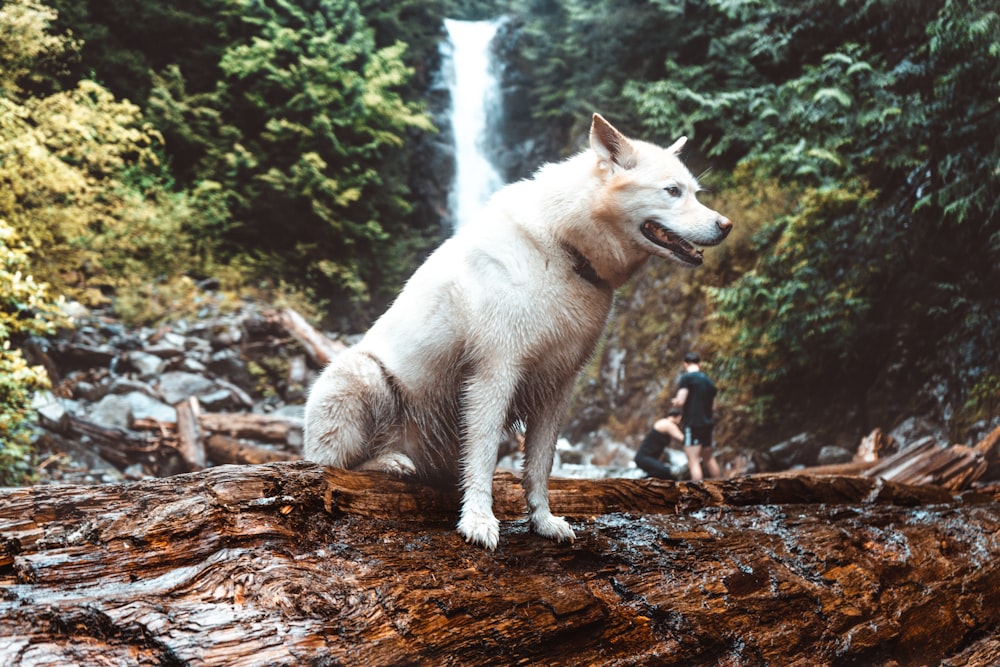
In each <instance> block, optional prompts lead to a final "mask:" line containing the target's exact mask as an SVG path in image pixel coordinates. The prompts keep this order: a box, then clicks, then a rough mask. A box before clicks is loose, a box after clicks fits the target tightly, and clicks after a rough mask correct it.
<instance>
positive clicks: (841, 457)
mask: <svg viewBox="0 0 1000 667" xmlns="http://www.w3.org/2000/svg"><path fill="white" fill-rule="evenodd" d="M853 459H854V454H853V453H852V452H851V451H850V450H847V449H844V448H843V447H836V446H834V445H827V446H826V447H823V448H822V449H820V450H819V455H818V456H817V457H816V465H821V466H826V465H833V464H836V463H850V462H851V461H852V460H853Z"/></svg>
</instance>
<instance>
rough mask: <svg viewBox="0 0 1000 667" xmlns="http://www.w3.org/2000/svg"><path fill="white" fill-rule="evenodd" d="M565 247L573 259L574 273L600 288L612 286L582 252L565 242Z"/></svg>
mask: <svg viewBox="0 0 1000 667" xmlns="http://www.w3.org/2000/svg"><path fill="white" fill-rule="evenodd" d="M563 248H565V249H566V252H567V253H568V254H569V256H570V257H571V258H572V259H573V273H575V274H576V275H578V276H580V277H581V278H583V279H584V280H586V281H587V282H588V283H590V284H591V285H593V286H594V287H597V288H599V289H607V288H609V287H610V285H608V282H607V281H606V280H604V278H602V277H601V275H600V274H599V273H597V269H595V268H594V265H593V264H591V263H590V260H589V259H587V258H586V257H585V256H584V255H583V253H582V252H580V251H579V250H577V249H576V248H574V247H573V246H571V245H570V244H568V243H564V244H563Z"/></svg>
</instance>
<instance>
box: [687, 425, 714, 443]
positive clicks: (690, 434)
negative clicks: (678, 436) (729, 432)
mask: <svg viewBox="0 0 1000 667" xmlns="http://www.w3.org/2000/svg"><path fill="white" fill-rule="evenodd" d="M684 446H685V447H711V446H712V427H711V426H694V427H691V426H685V427H684Z"/></svg>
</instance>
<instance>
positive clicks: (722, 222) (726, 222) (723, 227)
mask: <svg viewBox="0 0 1000 667" xmlns="http://www.w3.org/2000/svg"><path fill="white" fill-rule="evenodd" d="M715 224H716V226H717V227H718V228H719V231H720V232H722V233H723V234H729V232H731V231H733V221H732V220H730V219H729V218H726V217H723V216H721V215H720V216H719V217H718V218H716V220H715Z"/></svg>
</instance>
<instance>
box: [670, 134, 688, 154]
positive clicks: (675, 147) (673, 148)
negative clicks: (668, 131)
mask: <svg viewBox="0 0 1000 667" xmlns="http://www.w3.org/2000/svg"><path fill="white" fill-rule="evenodd" d="M687 141H688V138H687V137H681V138H680V139H678V140H677V141H675V142H674V143H672V144H670V148H668V149H667V152H668V153H673V154H674V155H679V154H680V152H681V149H682V148H684V144H686V143H687Z"/></svg>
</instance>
